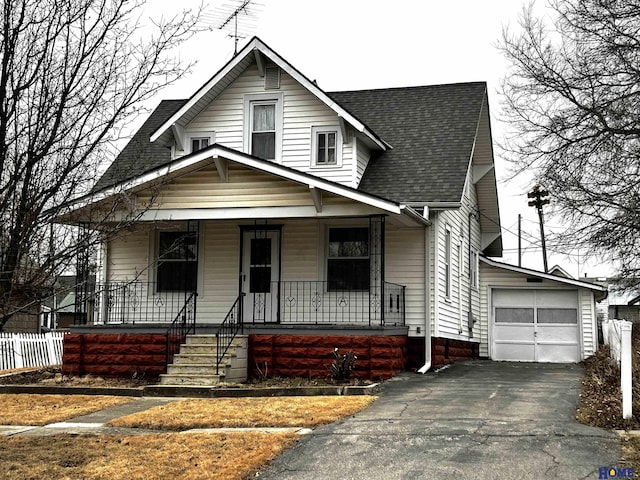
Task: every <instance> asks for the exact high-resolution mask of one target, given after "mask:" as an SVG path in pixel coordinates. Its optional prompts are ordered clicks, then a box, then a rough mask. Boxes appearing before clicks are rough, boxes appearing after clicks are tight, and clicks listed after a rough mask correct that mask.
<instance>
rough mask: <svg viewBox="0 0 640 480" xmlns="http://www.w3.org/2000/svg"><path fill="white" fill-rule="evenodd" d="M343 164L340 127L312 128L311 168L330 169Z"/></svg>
mask: <svg viewBox="0 0 640 480" xmlns="http://www.w3.org/2000/svg"><path fill="white" fill-rule="evenodd" d="M341 163H342V135H341V134H340V128H339V127H337V126H336V127H312V128H311V166H313V167H330V166H340V165H341Z"/></svg>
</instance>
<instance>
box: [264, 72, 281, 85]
mask: <svg viewBox="0 0 640 480" xmlns="http://www.w3.org/2000/svg"><path fill="white" fill-rule="evenodd" d="M279 88H280V67H276V66H270V67H265V69H264V89H265V90H277V89H279Z"/></svg>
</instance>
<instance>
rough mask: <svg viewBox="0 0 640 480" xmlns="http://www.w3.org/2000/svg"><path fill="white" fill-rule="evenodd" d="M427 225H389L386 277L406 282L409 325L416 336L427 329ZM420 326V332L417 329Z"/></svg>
mask: <svg viewBox="0 0 640 480" xmlns="http://www.w3.org/2000/svg"><path fill="white" fill-rule="evenodd" d="M426 232H427V231H426V229H424V228H415V229H401V228H398V227H395V226H393V225H389V224H387V225H386V236H385V237H386V238H385V254H386V261H385V280H387V281H388V282H392V283H397V284H400V285H404V286H405V287H406V290H405V312H406V325H407V326H408V327H409V334H410V335H412V336H424V333H425V316H426V312H425V304H424V299H425V290H424V289H425V241H426ZM417 327H420V330H421V332H420V334H418V333H417Z"/></svg>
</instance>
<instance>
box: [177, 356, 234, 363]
mask: <svg viewBox="0 0 640 480" xmlns="http://www.w3.org/2000/svg"><path fill="white" fill-rule="evenodd" d="M233 356H234V355H232V354H230V353H226V354H225V355H224V357H223V360H222V363H229V360H230V359H231V358H233ZM217 358H218V357H217V355H215V354H210V353H177V354H175V355H174V356H173V363H174V364H175V365H187V364H194V363H196V364H204V363H206V364H208V365H215V364H216V360H217Z"/></svg>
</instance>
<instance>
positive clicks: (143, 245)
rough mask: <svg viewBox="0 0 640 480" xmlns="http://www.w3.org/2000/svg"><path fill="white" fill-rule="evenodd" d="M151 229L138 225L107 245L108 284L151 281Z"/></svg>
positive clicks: (106, 277)
mask: <svg viewBox="0 0 640 480" xmlns="http://www.w3.org/2000/svg"><path fill="white" fill-rule="evenodd" d="M150 235H151V229H150V227H149V226H147V225H138V226H136V227H135V229H133V230H131V231H122V232H121V234H120V235H118V236H117V237H116V238H114V239H112V240H111V241H110V242H109V243H108V245H107V255H108V258H107V260H106V275H105V279H106V281H108V282H121V281H133V280H136V279H138V280H140V281H142V282H146V281H148V280H149V275H148V274H149V271H148V268H147V265H148V264H149V263H150V262H149V245H150Z"/></svg>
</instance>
